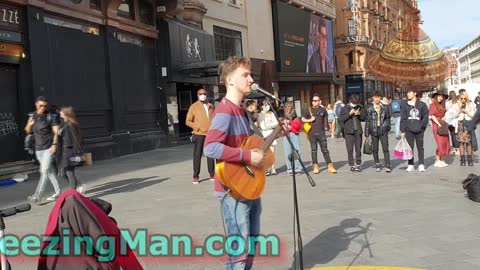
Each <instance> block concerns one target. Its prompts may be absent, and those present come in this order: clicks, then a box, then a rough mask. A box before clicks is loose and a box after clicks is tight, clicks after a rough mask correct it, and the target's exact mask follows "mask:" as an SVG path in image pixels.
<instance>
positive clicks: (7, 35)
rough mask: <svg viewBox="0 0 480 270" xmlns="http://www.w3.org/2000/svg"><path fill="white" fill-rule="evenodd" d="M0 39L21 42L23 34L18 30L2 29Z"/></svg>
mask: <svg viewBox="0 0 480 270" xmlns="http://www.w3.org/2000/svg"><path fill="white" fill-rule="evenodd" d="M0 40H4V41H10V42H18V43H21V42H22V35H21V34H20V33H17V32H11V31H6V30H0Z"/></svg>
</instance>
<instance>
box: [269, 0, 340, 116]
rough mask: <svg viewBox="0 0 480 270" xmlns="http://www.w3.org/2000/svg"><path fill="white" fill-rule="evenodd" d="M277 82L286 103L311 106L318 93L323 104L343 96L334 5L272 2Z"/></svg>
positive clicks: (300, 0)
mask: <svg viewBox="0 0 480 270" xmlns="http://www.w3.org/2000/svg"><path fill="white" fill-rule="evenodd" d="M271 3H272V8H273V27H274V30H273V33H274V44H275V45H274V46H275V59H276V72H275V76H274V78H275V81H277V84H278V89H279V95H280V97H282V98H283V99H288V100H294V101H295V102H296V107H297V108H298V107H302V108H304V110H305V108H306V107H308V106H310V105H311V97H312V96H313V94H315V93H317V94H319V95H320V96H321V98H322V100H323V102H324V104H325V105H326V104H328V103H334V102H335V99H336V97H337V96H338V95H342V93H343V81H342V80H341V79H340V78H339V77H338V76H337V62H336V61H335V50H336V48H335V43H334V36H335V32H334V22H335V17H336V14H335V8H334V5H333V3H331V1H323V0H314V1H304V0H292V1H288V2H287V1H281V0H272V2H271Z"/></svg>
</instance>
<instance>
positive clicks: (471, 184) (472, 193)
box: [462, 174, 480, 202]
mask: <svg viewBox="0 0 480 270" xmlns="http://www.w3.org/2000/svg"><path fill="white" fill-rule="evenodd" d="M462 185H463V189H465V190H467V197H468V198H469V199H470V200H472V201H474V202H480V181H478V176H477V175H475V174H469V175H468V176H467V178H465V179H464V180H463V181H462Z"/></svg>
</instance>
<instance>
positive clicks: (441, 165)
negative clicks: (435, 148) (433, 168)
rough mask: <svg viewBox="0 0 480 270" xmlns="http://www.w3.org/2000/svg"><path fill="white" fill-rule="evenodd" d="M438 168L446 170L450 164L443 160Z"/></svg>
mask: <svg viewBox="0 0 480 270" xmlns="http://www.w3.org/2000/svg"><path fill="white" fill-rule="evenodd" d="M437 167H440V168H445V167H448V164H447V163H446V162H445V161H443V160H441V161H440V162H438V166H437Z"/></svg>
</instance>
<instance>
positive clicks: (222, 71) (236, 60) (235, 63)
mask: <svg viewBox="0 0 480 270" xmlns="http://www.w3.org/2000/svg"><path fill="white" fill-rule="evenodd" d="M251 65H252V64H251V62H250V58H246V57H237V56H230V57H228V58H227V59H225V60H224V61H223V62H222V63H221V64H220V66H219V67H218V75H219V76H220V79H221V80H222V82H223V83H224V84H225V85H227V77H228V76H229V75H230V74H232V73H233V72H234V71H235V70H237V68H238V67H240V66H244V67H246V68H250V67H251Z"/></svg>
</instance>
